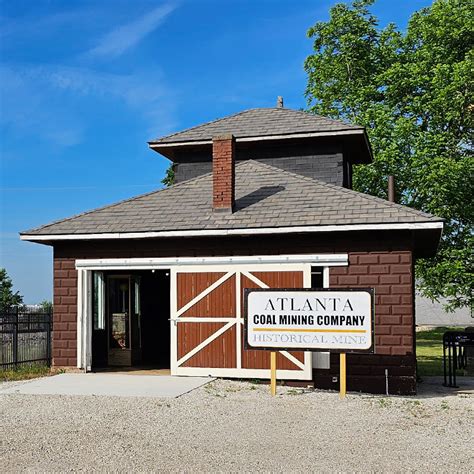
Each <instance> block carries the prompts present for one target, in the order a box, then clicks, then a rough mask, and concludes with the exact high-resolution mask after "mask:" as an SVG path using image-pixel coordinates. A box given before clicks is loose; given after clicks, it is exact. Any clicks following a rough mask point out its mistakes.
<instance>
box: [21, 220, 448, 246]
mask: <svg viewBox="0 0 474 474" xmlns="http://www.w3.org/2000/svg"><path fill="white" fill-rule="evenodd" d="M429 229H440V230H442V229H443V223H442V222H412V223H396V224H348V225H320V226H301V227H261V228H253V229H202V230H199V229H198V230H176V231H175V230H170V231H161V232H109V233H102V234H38V235H35V234H24V235H20V239H21V240H31V241H34V242H40V241H53V240H54V241H55V240H106V239H113V240H115V239H151V238H159V237H213V236H217V237H221V236H231V235H268V234H270V235H274V234H307V233H316V232H357V231H377V230H429Z"/></svg>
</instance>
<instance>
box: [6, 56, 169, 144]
mask: <svg viewBox="0 0 474 474" xmlns="http://www.w3.org/2000/svg"><path fill="white" fill-rule="evenodd" d="M0 76H1V78H2V80H1V85H2V91H1V96H0V109H1V113H0V124H1V125H2V126H8V127H9V130H10V131H11V132H14V133H15V135H17V136H20V137H21V136H24V137H26V136H32V135H33V136H34V137H35V139H42V140H44V141H47V142H50V143H52V144H54V145H56V146H57V147H60V148H63V147H68V146H73V145H76V144H78V143H81V142H82V141H83V140H84V136H85V134H86V131H87V126H88V125H87V124H88V121H87V117H86V116H84V115H83V112H82V113H80V112H79V111H77V110H76V107H75V104H77V101H78V100H80V101H83V102H84V101H86V100H87V99H89V102H88V103H89V104H91V102H90V99H91V98H92V99H93V100H94V107H93V108H94V109H96V108H99V107H101V106H102V107H108V103H109V101H113V102H115V103H117V104H120V103H122V104H124V105H125V106H127V107H128V108H129V109H131V113H132V114H133V115H135V116H136V118H137V121H140V120H141V121H142V123H143V128H144V130H143V138H144V139H151V138H153V137H154V136H155V135H159V134H165V133H167V132H170V131H171V130H172V129H173V128H174V127H175V123H174V121H173V119H172V117H173V115H174V113H173V112H174V105H173V104H174V101H173V95H172V93H171V92H170V90H169V89H168V88H167V87H166V86H165V85H164V81H163V77H162V73H161V71H160V70H158V69H152V68H149V69H146V70H138V71H134V73H133V74H111V73H103V72H99V71H97V70H94V69H90V68H84V67H68V66H51V65H44V66H29V67H28V66H22V65H11V66H3V67H0ZM90 110H92V109H90Z"/></svg>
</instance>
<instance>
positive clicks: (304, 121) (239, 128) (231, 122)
mask: <svg viewBox="0 0 474 474" xmlns="http://www.w3.org/2000/svg"><path fill="white" fill-rule="evenodd" d="M343 131H348V132H350V131H352V132H354V133H361V132H363V131H364V127H361V126H358V125H349V124H347V123H344V122H341V121H340V120H333V119H330V118H327V117H322V116H321V115H315V114H310V113H308V112H303V111H300V110H292V109H286V108H280V107H276V108H259V109H250V110H244V111H243V112H239V113H237V114H234V115H229V116H228V117H223V118H220V119H217V120H214V121H212V122H208V123H204V124H202V125H198V126H196V127H192V128H188V129H187V130H183V131H181V132H177V133H173V134H171V135H167V136H164V137H161V138H156V139H155V140H151V141H150V142H149V143H150V144H165V143H181V142H193V141H202V140H212V137H214V136H216V135H224V134H228V133H232V134H233V135H234V136H235V137H236V138H237V139H239V138H248V137H270V136H277V135H278V136H281V135H290V134H291V135H293V134H303V133H318V132H322V133H324V132H326V133H328V134H329V133H331V132H343Z"/></svg>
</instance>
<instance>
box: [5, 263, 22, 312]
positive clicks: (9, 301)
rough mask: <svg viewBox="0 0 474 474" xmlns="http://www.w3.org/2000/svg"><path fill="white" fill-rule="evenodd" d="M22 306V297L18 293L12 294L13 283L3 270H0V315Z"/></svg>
mask: <svg viewBox="0 0 474 474" xmlns="http://www.w3.org/2000/svg"><path fill="white" fill-rule="evenodd" d="M21 305H23V297H22V296H21V295H20V293H19V292H18V291H16V292H15V293H14V292H13V283H12V280H11V278H10V277H9V276H8V274H7V271H6V270H5V268H0V313H5V312H8V311H9V310H10V308H12V307H18V306H21Z"/></svg>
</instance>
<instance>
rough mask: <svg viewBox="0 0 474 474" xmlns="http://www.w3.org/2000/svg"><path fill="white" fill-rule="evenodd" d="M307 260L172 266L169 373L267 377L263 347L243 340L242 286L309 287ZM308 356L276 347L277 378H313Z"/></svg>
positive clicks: (267, 357)
mask: <svg viewBox="0 0 474 474" xmlns="http://www.w3.org/2000/svg"><path fill="white" fill-rule="evenodd" d="M310 284H311V268H310V266H309V265H307V264H275V265H258V264H256V265H254V266H249V265H225V266H223V265H220V266H219V265H213V266H199V267H197V266H190V267H176V268H174V269H172V270H171V373H172V374H173V375H196V376H208V375H210V376H216V377H239V378H268V377H269V375H270V374H269V367H270V354H269V352H268V351H247V350H245V349H244V341H243V325H244V319H243V318H244V314H243V290H244V289H245V288H305V287H306V288H309V287H310ZM311 371H312V366H311V354H310V353H305V352H300V351H292V352H286V351H281V352H279V353H278V356H277V377H279V378H280V379H286V380H310V379H311V378H312V373H311Z"/></svg>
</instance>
